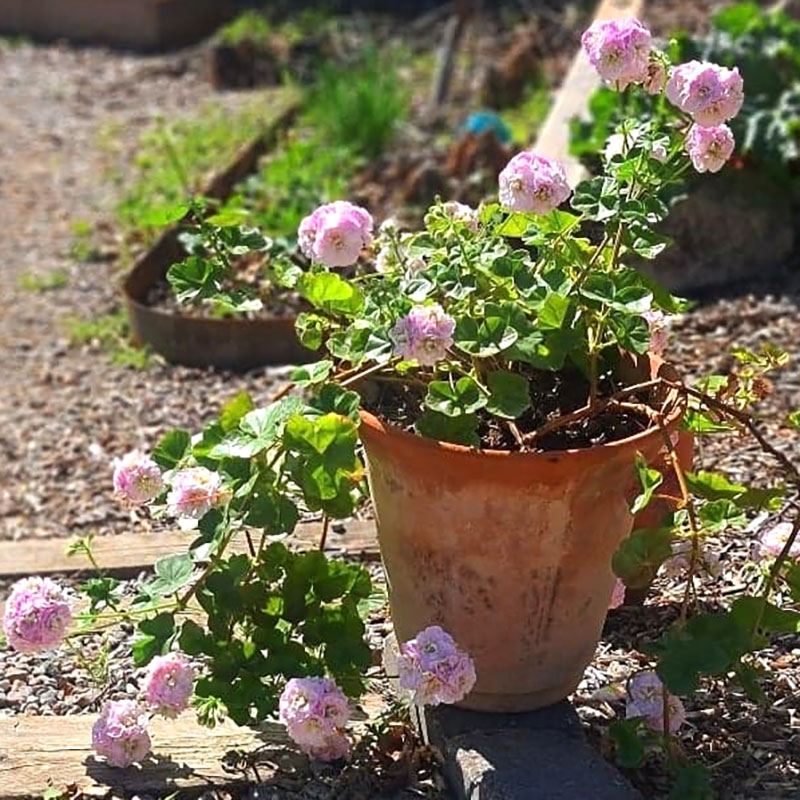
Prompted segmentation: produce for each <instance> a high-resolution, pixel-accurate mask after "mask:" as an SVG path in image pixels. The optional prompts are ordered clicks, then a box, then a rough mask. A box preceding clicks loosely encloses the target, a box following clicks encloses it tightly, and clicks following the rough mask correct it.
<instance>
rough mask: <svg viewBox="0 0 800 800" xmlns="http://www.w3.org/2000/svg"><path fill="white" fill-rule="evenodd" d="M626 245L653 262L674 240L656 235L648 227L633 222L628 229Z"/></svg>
mask: <svg viewBox="0 0 800 800" xmlns="http://www.w3.org/2000/svg"><path fill="white" fill-rule="evenodd" d="M626 243H627V245H628V247H630V249H631V250H633V252H634V253H636V254H637V255H640V256H641V257H642V258H646V259H648V260H652V259H654V258H656V257H657V256H659V255H660V254H661V253H662V252H663V251H664V250H665V249H666V248H667V247H668V246H669V245H670V244H671V243H672V239H670V237H669V236H663V235H662V234H660V233H656V232H655V231H654V230H652V228H649V227H648V226H647V225H644V224H642V223H639V222H632V223H630V225H629V227H628V234H627V236H626Z"/></svg>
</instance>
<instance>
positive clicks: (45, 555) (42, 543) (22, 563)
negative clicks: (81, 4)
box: [0, 521, 380, 577]
mask: <svg viewBox="0 0 800 800" xmlns="http://www.w3.org/2000/svg"><path fill="white" fill-rule="evenodd" d="M320 532H321V526H320V524H319V523H317V522H310V523H304V524H301V525H298V526H297V529H296V530H295V532H294V533H293V534H292V535H291V536H290V537H289V538H288V539H286V540H285V541H286V542H287V544H288V545H289V546H290V547H293V548H297V549H298V550H307V549H310V548H314V547H317V546H318V544H319V538H320ZM191 539H192V534H191V533H184V532H181V531H164V532H160V533H123V534H119V535H109V536H101V537H98V538H96V539H95V540H94V542H93V545H92V547H93V550H94V553H95V558H96V559H97V561H98V563H99V564H100V566H101V567H102V568H103V569H104V570H107V571H108V572H109V573H111V574H115V575H120V574H125V573H135V572H137V571H139V570H141V569H145V568H147V567H151V566H152V565H153V564H154V563H155V562H156V561H157V560H158V559H159V558H163V557H164V556H168V555H172V554H174V553H180V552H182V551H183V550H185V549H186V546H187V544H188V543H189V542H190V541H191ZM69 541H70V540H69V539H22V540H19V541H3V542H0V576H2V577H15V576H18V575H19V576H24V575H47V574H52V573H57V572H83V571H91V565H90V564H89V563H88V561H87V560H86V558H85V557H83V556H67V554H66V550H67V545H68V543H69ZM232 549H233V551H234V552H246V551H247V540H246V539H245V537H244V535H241V536H238V537H237V538H236V539H234V541H233V543H232ZM325 552H326V553H328V554H329V555H337V554H340V555H347V556H351V557H363V558H367V559H375V558H378V557H379V555H380V553H379V550H378V537H377V533H376V531H375V523H374V522H372V521H352V522H347V523H345V532H344V533H336V532H334V531H330V532H329V533H328V541H327V546H326V548H325Z"/></svg>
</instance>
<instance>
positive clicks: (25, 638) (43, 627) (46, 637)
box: [3, 577, 72, 653]
mask: <svg viewBox="0 0 800 800" xmlns="http://www.w3.org/2000/svg"><path fill="white" fill-rule="evenodd" d="M71 623H72V612H71V611H70V607H69V603H68V602H67V598H66V595H65V594H64V592H63V590H62V589H61V587H60V586H58V584H57V583H55V582H53V581H52V580H50V578H39V577H33V578H23V579H22V580H19V581H17V582H16V583H15V584H14V585H13V586H12V587H11V594H10V596H9V598H8V601H7V602H6V607H5V612H4V613H3V631H4V633H5V635H6V638H7V639H8V643H9V644H10V645H11V647H13V648H14V649H15V650H17V651H19V652H20V653H38V652H41V651H42V650H49V649H51V648H54V647H57V646H58V645H59V644H60V643H61V642H62V640H63V639H64V636H65V635H66V633H67V629H68V628H69V626H70V624H71Z"/></svg>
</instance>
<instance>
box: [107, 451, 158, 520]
mask: <svg viewBox="0 0 800 800" xmlns="http://www.w3.org/2000/svg"><path fill="white" fill-rule="evenodd" d="M163 489H164V479H163V478H162V477H161V470H160V469H159V468H158V464H156V462H155V461H153V459H152V458H150V457H149V456H147V455H145V454H144V453H141V452H139V451H138V450H134V451H133V452H131V453H128V454H127V455H125V456H123V457H122V458H115V459H114V493H115V494H116V496H117V498H118V499H119V500H120V501H121V502H122V503H123V504H125V505H126V506H129V507H132V506H141V505H144V504H145V503H149V502H150V501H151V500H152V499H153V498H155V497H158V495H159V494H161V492H162V490H163Z"/></svg>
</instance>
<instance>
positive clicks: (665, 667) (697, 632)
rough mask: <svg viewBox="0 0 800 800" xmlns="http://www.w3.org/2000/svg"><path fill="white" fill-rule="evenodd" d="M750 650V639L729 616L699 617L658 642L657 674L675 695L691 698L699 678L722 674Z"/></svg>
mask: <svg viewBox="0 0 800 800" xmlns="http://www.w3.org/2000/svg"><path fill="white" fill-rule="evenodd" d="M751 647H752V636H751V635H750V633H749V632H748V631H747V630H745V629H744V628H743V627H742V626H741V625H740V624H739V622H738V621H737V620H736V619H734V618H733V616H732V615H731V614H729V613H725V614H699V615H697V616H695V617H692V618H691V619H690V620H689V621H688V622H687V623H686V624H685V625H684V627H683V628H682V629H673V630H671V631H669V632H668V633H666V634H664V635H663V636H662V637H661V639H659V640H658V642H657V643H656V645H655V648H654V649H655V651H656V653H657V654H658V656H659V661H658V666H657V667H656V672H657V673H658V676H659V677H660V678H661V680H662V681H663V682H664V684H665V685H666V687H667V688H668V689H669V690H670V691H671V692H673V693H674V694H678V695H688V694H692V692H694V691H695V690H696V689H697V686H698V681H699V678H700V676H701V675H712V676H713V675H723V674H725V673H726V672H728V671H730V670H731V669H732V668H733V667H734V666H735V664H736V663H738V661H739V659H740V658H741V656H742V655H743V654H744V653H746V652H748V650H749V649H750V648H751Z"/></svg>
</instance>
